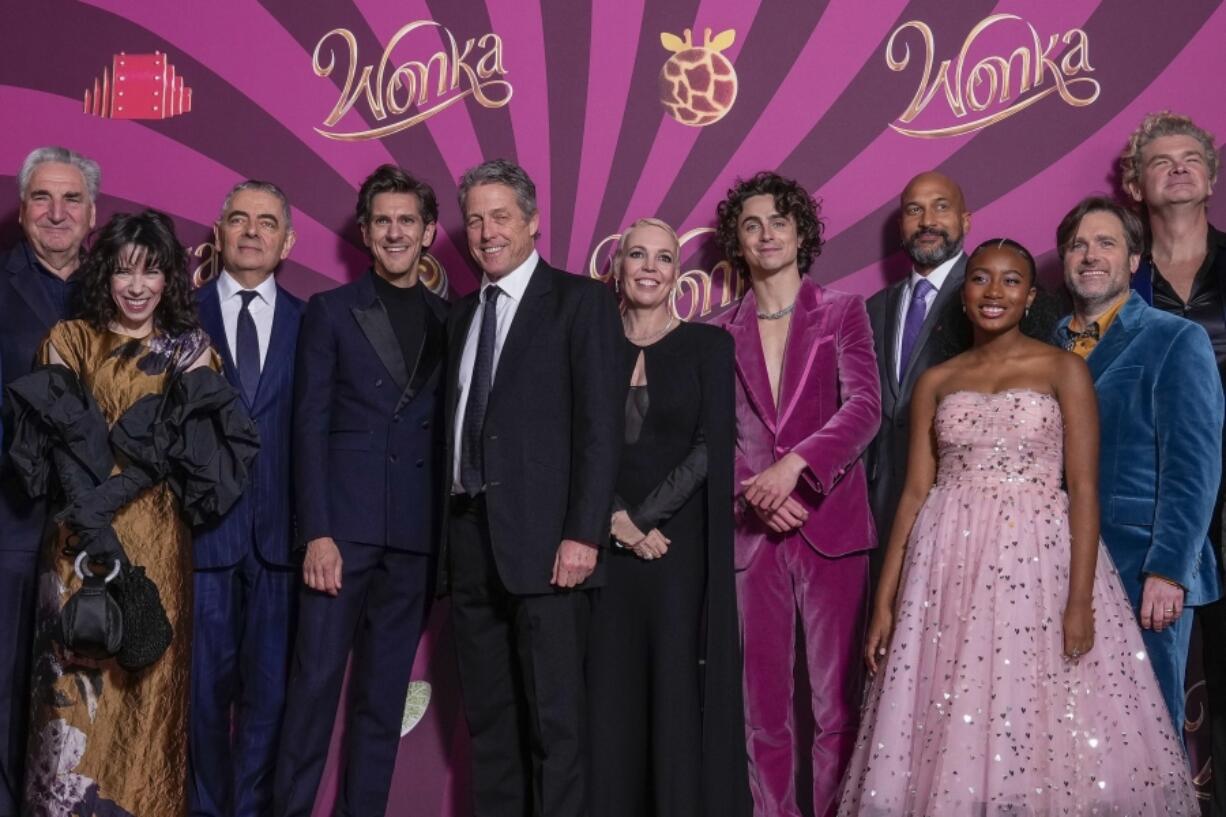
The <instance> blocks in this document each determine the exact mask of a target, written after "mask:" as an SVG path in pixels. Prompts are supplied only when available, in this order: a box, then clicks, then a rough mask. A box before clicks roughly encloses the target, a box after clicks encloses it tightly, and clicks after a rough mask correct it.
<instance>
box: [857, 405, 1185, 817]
mask: <svg viewBox="0 0 1226 817" xmlns="http://www.w3.org/2000/svg"><path fill="white" fill-rule="evenodd" d="M935 426H936V434H937V444H938V458H939V466H938V471H937V478H936V484H935V485H934V486H933V488H932V490H931V492H930V493H929V494H928V498H927V500H926V501H925V503H924V505H923V507H922V508H921V510H920V512H919V515H918V517H917V518H916V521H915V525H914V527H913V529H912V531H911V536H910V539H909V540H908V545H907V553H906V557H905V561H904V566H903V572H902V577H901V582H900V585H899V593H898V599H897V602H896V610H895V627H894V632H893V635H892V638H891V642H890V646H889V652H888V654H887V656H886V658H885V663H884V666H882V667H881V668H880V670H879V672H878V675H877V677H876V678H875V679H874V681H873V683H872V685H871V686H870V688H869V691H868V696H867V699H866V701H865V705H864V714H863V720H862V723H861V728H860V734H859V737H858V739H857V743H856V747H855V753H854V756H853V759H852V762H851V765H850V767H849V770H848V775H847V780H846V784H845V788H844V791H843V795H842V802H841V805H840V808H839V812H838V813H839V814H840V815H865V816H866V817H876V816H877V815H880V816H881V817H885V815H891V817H897V816H901V815H908V816H910V815H925V816H928V815H930V816H931V817H964V816H965V817H972V815H973V816H974V817H997V816H998V815H999V816H1001V817H1003V815H1010V817H1021V815H1026V817H1056V815H1137V816H1139V815H1179V816H1180V817H1183V816H1184V815H1191V814H1198V813H1199V811H1198V806H1197V804H1196V797H1195V793H1194V790H1193V788H1192V783H1191V779H1190V774H1189V769H1188V764H1187V760H1186V758H1185V755H1184V751H1183V746H1182V744H1181V743H1180V742H1179V740H1178V739H1177V738H1176V735H1175V731H1174V729H1173V728H1172V725H1171V722H1170V718H1169V716H1168V714H1167V710H1166V706H1165V705H1164V703H1163V699H1162V695H1161V693H1160V692H1159V689H1158V683H1157V680H1156V679H1155V676H1154V672H1153V669H1152V668H1151V666H1150V664H1149V661H1148V660H1147V657H1146V654H1145V649H1144V646H1143V644H1142V641H1141V633H1140V630H1139V629H1138V625H1137V623H1136V620H1135V618H1134V617H1133V614H1132V610H1131V608H1130V606H1129V603H1128V599H1127V597H1126V596H1125V594H1124V589H1123V586H1122V584H1121V582H1120V578H1119V574H1118V573H1117V572H1116V570H1115V567H1114V566H1113V565H1112V563H1111V560H1110V557H1109V556H1108V555H1107V551H1106V549H1105V548H1104V547H1103V546H1102V545H1101V543H1100V545H1099V549H1098V566H1097V570H1096V572H1095V576H1094V601H1093V603H1094V618H1095V642H1094V646H1093V648H1092V649H1091V650H1090V652H1089V653H1087V654H1086V655H1085V656H1083V657H1082V658H1081V659H1080V660H1077V661H1071V660H1068V659H1066V658H1064V656H1063V614H1064V607H1065V601H1066V599H1067V595H1068V586H1069V555H1070V537H1069V516H1068V497H1067V495H1066V494H1065V492H1064V491H1063V490H1062V487H1061V477H1062V472H1063V439H1064V429H1063V422H1062V419H1061V415H1060V406H1059V403H1058V402H1057V401H1056V399H1055V398H1054V397H1052V396H1051V395H1048V394H1042V393H1039V392H1034V391H1029V390H1010V391H1005V392H1000V393H996V394H983V393H977V392H955V393H953V394H950V395H948V396H946V397H945V398H944V399H943V400H942V401H941V403H940V405H939V406H938V407H937V413H936V421H935Z"/></svg>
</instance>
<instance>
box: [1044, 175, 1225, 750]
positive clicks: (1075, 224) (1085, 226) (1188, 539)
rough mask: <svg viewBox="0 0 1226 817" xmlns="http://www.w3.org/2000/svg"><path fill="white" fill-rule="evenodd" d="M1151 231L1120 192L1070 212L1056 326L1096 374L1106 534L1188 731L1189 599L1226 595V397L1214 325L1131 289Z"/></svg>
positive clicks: (1174, 712) (1176, 717)
mask: <svg viewBox="0 0 1226 817" xmlns="http://www.w3.org/2000/svg"><path fill="white" fill-rule="evenodd" d="M1143 240H1144V229H1143V228H1142V226H1141V222H1140V220H1139V219H1138V218H1137V217H1136V216H1135V215H1133V214H1132V213H1131V212H1129V211H1128V210H1125V209H1124V208H1123V207H1121V206H1120V205H1119V204H1117V203H1116V202H1114V201H1112V200H1110V199H1106V198H1101V197H1091V198H1088V199H1085V200H1084V201H1082V202H1081V203H1080V204H1078V205H1077V206H1076V207H1075V208H1073V209H1072V210H1071V211H1070V212H1069V214H1068V215H1066V216H1065V217H1064V219H1063V220H1062V221H1061V222H1060V226H1059V228H1058V229H1057V231H1056V250H1057V252H1059V253H1060V259H1061V261H1063V263H1064V284H1065V286H1066V287H1067V288H1068V291H1069V294H1071V295H1072V298H1073V314H1072V315H1070V316H1068V317H1066V318H1064V320H1063V321H1061V323H1060V327H1059V328H1058V329H1057V332H1056V334H1057V338H1058V339H1059V340H1060V342H1062V343H1063V345H1064V347H1065V348H1066V349H1068V350H1069V351H1071V352H1074V353H1075V354H1078V355H1080V356H1081V357H1083V358H1085V360H1086V363H1088V364H1089V366H1090V374H1091V375H1092V376H1093V377H1094V391H1095V394H1096V395H1097V397H1098V414H1099V420H1100V422H1099V428H1100V429H1101V434H1100V437H1101V442H1100V448H1099V468H1098V504H1099V511H1100V515H1101V517H1102V540H1103V542H1104V543H1105V544H1106V546H1107V551H1108V552H1109V553H1110V554H1111V561H1112V562H1113V563H1114V564H1115V567H1116V569H1118V570H1119V574H1120V579H1121V580H1122V582H1123V585H1124V590H1125V591H1127V593H1128V598H1129V600H1130V601H1131V602H1132V607H1133V610H1134V611H1135V612H1136V613H1137V618H1138V620H1139V622H1140V625H1141V635H1142V637H1143V638H1144V640H1145V654H1139V655H1138V656H1137V659H1138V661H1137V671H1138V672H1145V671H1146V670H1145V669H1144V667H1142V666H1141V662H1142V661H1143V660H1147V661H1149V663H1150V665H1151V666H1152V667H1153V671H1154V674H1155V675H1156V676H1157V677H1158V685H1159V686H1160V687H1161V688H1162V695H1163V697H1164V698H1165V699H1166V705H1167V708H1168V709H1169V710H1170V715H1171V721H1172V722H1173V723H1174V726H1175V729H1176V731H1179V730H1181V729H1182V728H1183V720H1184V689H1183V688H1184V676H1185V672H1186V669H1187V661H1188V645H1189V641H1190V639H1191V636H1192V615H1191V613H1190V612H1189V611H1188V610H1186V609H1185V608H1189V607H1192V608H1195V607H1199V606H1201V605H1205V604H1209V603H1210V602H1213V601H1216V600H1217V599H1218V598H1219V597H1220V596H1221V585H1220V583H1219V580H1218V571H1217V560H1216V558H1215V557H1214V553H1213V545H1212V543H1211V542H1210V541H1209V536H1208V531H1209V524H1210V520H1211V519H1212V516H1213V505H1214V502H1215V501H1216V499H1217V492H1218V480H1219V479H1220V477H1221V470H1222V458H1221V446H1222V418H1223V396H1222V387H1221V383H1220V381H1219V380H1218V378H1217V376H1216V375H1217V364H1216V362H1215V361H1214V357H1213V347H1212V345H1211V344H1210V342H1209V337H1208V335H1207V334H1206V333H1205V330H1204V329H1203V328H1202V327H1200V326H1198V325H1197V324H1195V323H1193V322H1192V321H1188V320H1184V319H1182V318H1178V317H1175V316H1173V315H1168V314H1167V313H1165V312H1163V311H1161V310H1158V309H1153V308H1152V307H1150V306H1148V305H1146V303H1145V301H1143V300H1142V299H1141V296H1140V295H1138V294H1136V293H1135V292H1130V290H1129V283H1130V278H1131V276H1132V273H1133V272H1135V271H1136V269H1137V266H1138V264H1139V263H1140V260H1141V252H1142V242H1143ZM1215 646H1216V645H1215ZM1086 658H1088V659H1089V660H1091V661H1092V660H1094V652H1093V650H1091V651H1090V652H1089V653H1087V655H1086ZM1142 714H1144V713H1138V715H1142Z"/></svg>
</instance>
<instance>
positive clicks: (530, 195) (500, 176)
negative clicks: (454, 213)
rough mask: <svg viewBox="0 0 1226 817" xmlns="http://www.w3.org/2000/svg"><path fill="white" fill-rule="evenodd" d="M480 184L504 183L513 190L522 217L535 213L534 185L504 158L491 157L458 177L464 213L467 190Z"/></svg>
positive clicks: (531, 215)
mask: <svg viewBox="0 0 1226 817" xmlns="http://www.w3.org/2000/svg"><path fill="white" fill-rule="evenodd" d="M482 184H505V185H506V186H507V187H509V188H511V189H512V190H514V191H515V198H516V199H517V200H518V202H519V209H520V210H521V211H523V214H524V218H532V217H533V216H534V215H536V185H535V184H533V182H532V179H530V178H529V177H528V174H527V173H525V172H524V169H523V168H522V167H520V166H519V165H517V164H515V163H514V162H510V161H507V160H506V159H492V160H490V161H488V162H482V163H481V164H479V165H477V166H476V167H474V168H470V169H469V170H468V171H467V172H466V173H465V174H464V175H463V176H461V177H460V194H459V197H460V212H461V213H464V212H465V211H464V202H465V199H466V198H467V197H468V191H469V190H471V189H473V188H474V187H477V186H478V185H482Z"/></svg>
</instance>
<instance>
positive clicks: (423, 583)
mask: <svg viewBox="0 0 1226 817" xmlns="http://www.w3.org/2000/svg"><path fill="white" fill-rule="evenodd" d="M357 218H358V224H359V225H360V227H361V229H362V239H363V241H365V242H366V246H367V247H368V248H369V250H370V254H371V258H372V262H373V263H372V269H371V270H370V271H369V272H367V273H365V274H364V275H362V276H361V277H360V278H358V280H356V281H354V282H353V283H351V284H346V285H344V286H341V287H337V288H336V289H333V290H330V291H328V292H321V293H319V294H318V295H315V296H314V297H312V298H311V300H310V301H309V302H308V304H307V310H306V315H305V316H304V317H303V319H302V334H301V336H300V337H299V339H298V358H297V366H296V369H295V372H294V395H295V398H294V402H295V405H294V492H295V494H296V496H297V508H298V526H299V528H300V534H301V538H302V539H303V540H305V542H306V556H305V558H304V561H303V566H302V572H303V579H304V580H305V582H306V588H305V589H304V590H303V592H302V595H301V597H300V599H299V610H298V635H297V639H296V641H295V645H294V658H293V662H292V664H291V670H290V692H289V702H288V704H287V706H286V712H285V724H284V727H283V728H282V730H281V750H280V753H279V755H278V757H277V773H276V785H275V788H276V792H275V798H274V800H275V805H274V810H273V813H274V814H275V815H277V817H308V815H310V813H311V809H312V805H313V803H314V801H315V795H316V790H317V789H318V788H319V780H320V776H321V775H322V773H323V770H324V762H325V761H326V760H327V757H328V744H329V738H330V736H331V734H332V723H333V719H334V713H335V712H336V708H337V702H338V700H339V698H340V692H341V682H342V680H343V679H344V676H345V666H346V662H347V660H348V658H349V654H350V651H351V650H352V653H353V665H352V674H351V676H350V681H349V702H348V704H349V713H350V717H349V723H348V729H347V733H346V746H345V756H344V760H343V761H342V765H343V767H344V773H343V775H342V778H341V780H342V783H341V788H340V792H339V795H338V797H339V799H338V802H337V805H336V809H335V812H334V813H336V814H354V815H357V814H383V813H384V811H385V809H386V807H387V793H388V787H389V786H390V784H391V778H392V770H393V767H394V765H395V762H396V749H397V747H398V746H399V744H400V722H401V716H402V714H403V713H404V702H405V692H406V691H407V689H408V686H409V673H410V672H411V670H412V668H413V654H414V652H415V651H416V649H417V641H418V637H419V636H420V634H421V627H422V621H423V618H424V617H425V613H426V600H427V598H428V595H429V593H430V589H431V580H432V577H433V575H434V552H435V548H436V542H437V533H438V528H437V521H438V517H437V515H436V507H437V506H438V505H440V504H441V502H440V499H441V497H440V493H441V491H440V488H441V486H442V471H441V470H440V467H441V463H440V459H441V454H442V449H441V440H440V439H439V437H438V435H439V433H440V432H439V428H440V425H441V424H440V422H439V421H440V419H441V414H440V411H439V408H440V405H441V402H440V401H439V399H438V390H439V386H440V383H441V381H442V376H443V359H444V353H445V348H444V347H445V331H444V326H445V321H446V313H447V305H446V303H445V302H444V301H443V300H442V299H441V298H439V297H437V296H436V295H434V294H433V293H431V292H429V291H427V290H426V285H425V284H424V283H422V282H421V281H420V280H419V277H418V269H419V266H418V265H419V262H420V260H421V256H422V253H424V252H425V249H426V248H427V247H429V246H430V243H431V242H432V241H433V240H434V233H435V227H436V225H437V222H438V201H437V199H436V198H435V195H434V191H433V190H431V189H430V187H429V186H428V185H426V184H424V183H423V182H420V181H418V180H417V179H414V178H413V177H412V176H409V175H408V174H407V173H405V172H404V171H403V170H402V169H400V168H399V167H396V166H395V165H383V166H382V167H380V168H378V169H377V170H376V171H375V172H374V173H372V174H371V175H370V176H369V177H367V179H366V180H365V181H364V182H363V183H362V187H361V189H360V190H359V192H358V206H357Z"/></svg>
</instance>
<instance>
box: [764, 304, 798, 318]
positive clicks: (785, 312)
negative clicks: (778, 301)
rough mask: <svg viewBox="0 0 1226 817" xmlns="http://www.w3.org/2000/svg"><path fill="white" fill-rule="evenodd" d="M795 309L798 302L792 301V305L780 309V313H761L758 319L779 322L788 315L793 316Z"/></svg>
mask: <svg viewBox="0 0 1226 817" xmlns="http://www.w3.org/2000/svg"><path fill="white" fill-rule="evenodd" d="M795 308H796V302H795V301H792V302H791V303H790V304H788V305H787V306H785V307H784V308H783V309H780V310H779V311H778V312H759V313H758V319H759V320H763V321H777V320H779V319H780V318H786V317H787V316H788V315H791V314H792V310H793V309H795Z"/></svg>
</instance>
